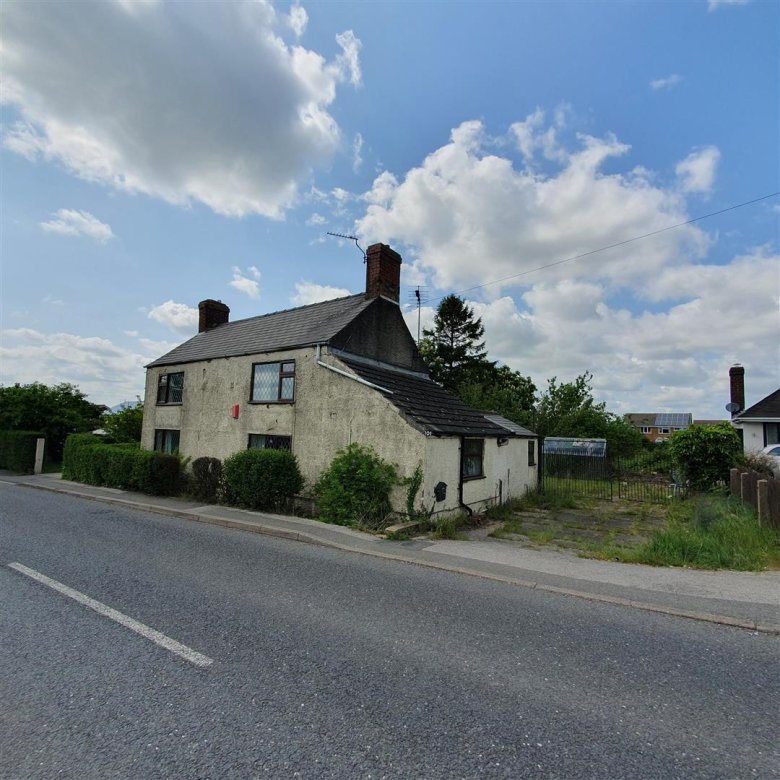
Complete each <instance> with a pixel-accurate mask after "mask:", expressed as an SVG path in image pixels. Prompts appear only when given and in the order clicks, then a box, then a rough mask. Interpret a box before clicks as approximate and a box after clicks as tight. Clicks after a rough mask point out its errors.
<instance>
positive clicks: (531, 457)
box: [528, 439, 536, 466]
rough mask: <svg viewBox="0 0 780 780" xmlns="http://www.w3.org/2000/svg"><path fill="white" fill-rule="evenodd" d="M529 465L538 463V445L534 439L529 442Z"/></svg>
mask: <svg viewBox="0 0 780 780" xmlns="http://www.w3.org/2000/svg"><path fill="white" fill-rule="evenodd" d="M528 465H529V466H535V465H536V447H535V445H534V442H533V439H531V440H529V442H528Z"/></svg>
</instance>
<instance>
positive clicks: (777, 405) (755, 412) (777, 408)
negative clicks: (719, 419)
mask: <svg viewBox="0 0 780 780" xmlns="http://www.w3.org/2000/svg"><path fill="white" fill-rule="evenodd" d="M734 419H735V420H778V419H780V387H779V388H778V389H777V390H775V392H774V393H770V394H769V395H768V396H767V397H766V398H762V399H761V400H760V401H759V402H758V403H757V404H753V406H751V407H750V408H748V409H745V411H744V412H742V414H738V415H737V416H736V417H735V418H734Z"/></svg>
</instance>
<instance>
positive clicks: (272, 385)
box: [251, 360, 295, 404]
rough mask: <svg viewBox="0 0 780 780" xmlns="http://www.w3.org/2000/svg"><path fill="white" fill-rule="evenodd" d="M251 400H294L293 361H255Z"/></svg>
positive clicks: (269, 401) (287, 401) (279, 401)
mask: <svg viewBox="0 0 780 780" xmlns="http://www.w3.org/2000/svg"><path fill="white" fill-rule="evenodd" d="M251 400H252V401H254V402H255V403H288V404H289V403H292V402H293V401H294V400H295V361H294V360H285V361H281V362H279V363H255V364H254V365H253V366H252V396H251Z"/></svg>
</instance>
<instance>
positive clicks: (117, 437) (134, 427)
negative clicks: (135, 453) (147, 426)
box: [101, 398, 144, 443]
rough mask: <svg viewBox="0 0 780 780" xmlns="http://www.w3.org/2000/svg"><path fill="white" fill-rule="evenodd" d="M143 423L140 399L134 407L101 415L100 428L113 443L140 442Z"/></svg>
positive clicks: (142, 406) (142, 407)
mask: <svg viewBox="0 0 780 780" xmlns="http://www.w3.org/2000/svg"><path fill="white" fill-rule="evenodd" d="M143 422H144V405H143V404H142V403H141V399H140V398H139V399H138V403H137V404H136V405H135V406H128V407H125V408H124V409H121V410H120V411H118V412H113V413H108V414H104V415H103V419H102V421H101V423H102V428H103V430H104V431H105V432H106V435H108V436H109V437H111V439H113V440H114V441H115V442H120V443H125V442H134V441H137V442H140V441H141V428H142V427H143Z"/></svg>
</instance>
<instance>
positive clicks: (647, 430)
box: [639, 425, 653, 434]
mask: <svg viewBox="0 0 780 780" xmlns="http://www.w3.org/2000/svg"><path fill="white" fill-rule="evenodd" d="M639 432H640V433H644V434H648V433H652V432H653V427H652V425H642V426H640V428H639Z"/></svg>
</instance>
